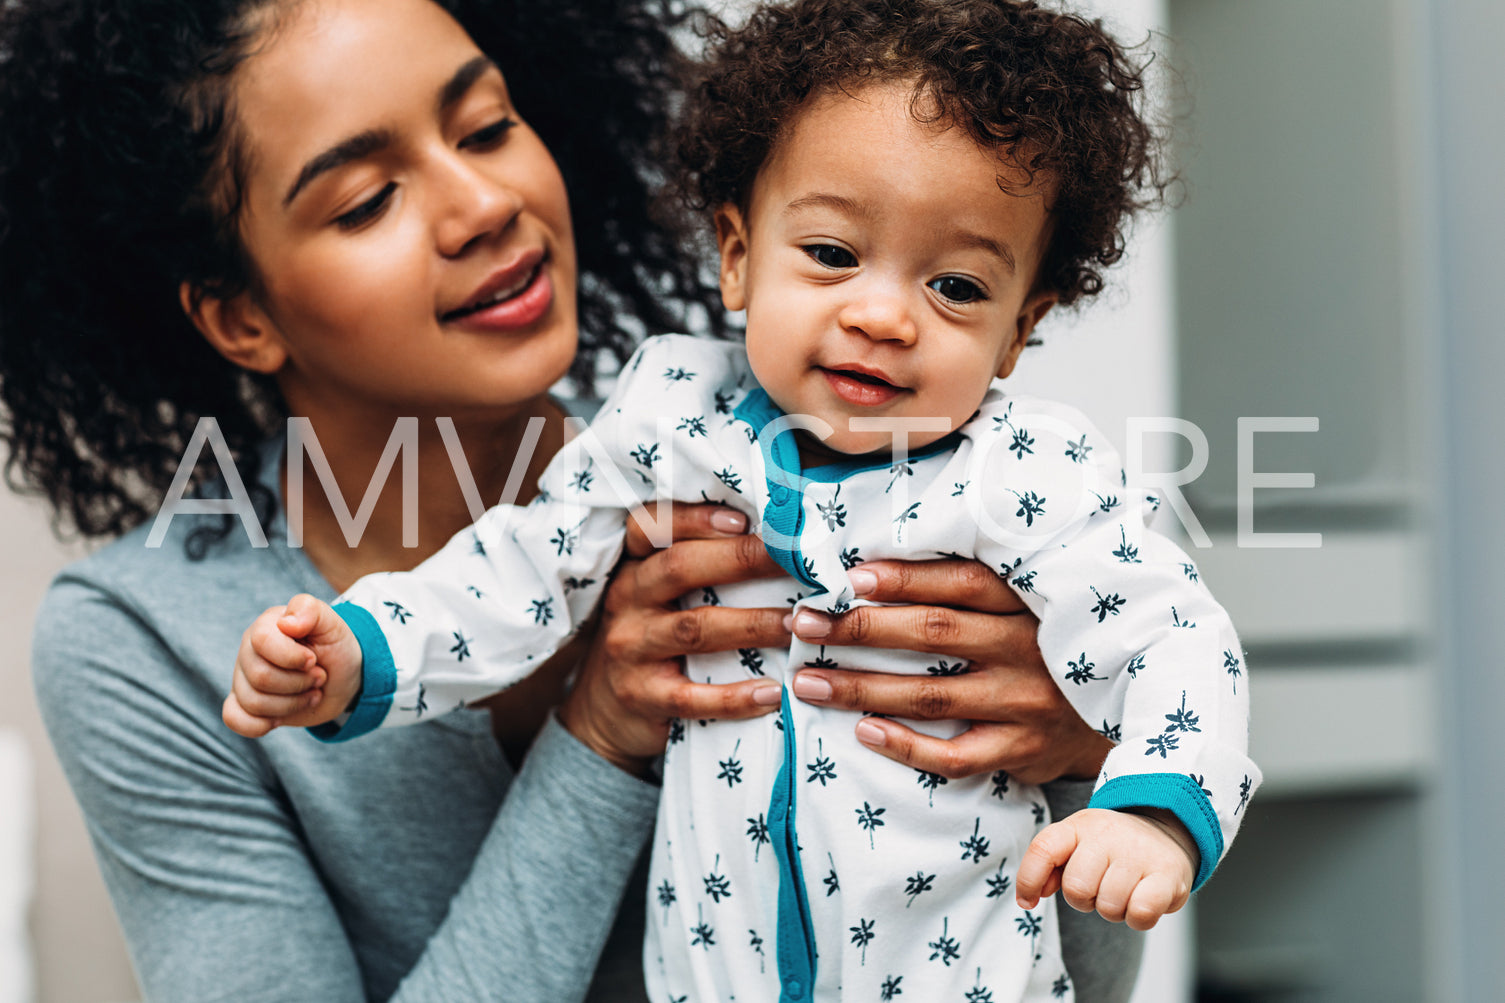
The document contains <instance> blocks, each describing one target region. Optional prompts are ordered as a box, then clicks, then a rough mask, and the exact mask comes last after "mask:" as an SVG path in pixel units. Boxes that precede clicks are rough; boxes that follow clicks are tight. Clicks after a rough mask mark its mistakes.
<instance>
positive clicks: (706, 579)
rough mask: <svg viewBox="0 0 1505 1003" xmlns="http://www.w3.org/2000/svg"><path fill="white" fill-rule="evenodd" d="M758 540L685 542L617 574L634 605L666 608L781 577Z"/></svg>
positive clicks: (780, 572)
mask: <svg viewBox="0 0 1505 1003" xmlns="http://www.w3.org/2000/svg"><path fill="white" fill-rule="evenodd" d="M783 573H784V571H783V569H782V568H780V567H779V566H778V565H777V564H775V563H774V561H773V558H771V557H769V556H768V551H767V550H766V549H764V547H763V543H762V541H760V540H759V539H758V538H757V537H755V536H747V535H742V536H729V537H726V538H724V539H719V540H683V541H681V542H679V543H676V544H675V545H674V546H672V547H670V548H669V549H668V550H660V551H658V552H656V553H654V554H652V555H650V556H649V557H646V558H644V559H643V560H641V561H635V562H628V563H627V564H624V565H623V566H622V569H621V571H620V572H619V573H618V577H619V578H624V577H625V579H626V580H625V581H624V582H623V583H622V584H623V585H625V586H626V588H627V593H628V595H629V596H630V599H631V601H632V602H633V603H635V604H637V605H641V606H667V605H669V604H670V603H673V602H675V601H676V600H678V599H679V597H680V596H682V595H685V594H687V593H690V592H694V591H695V590H696V589H703V588H706V587H707V586H714V585H727V584H730V583H731V582H741V581H747V580H748V579H752V578H771V577H773V576H775V575H782V574H783Z"/></svg>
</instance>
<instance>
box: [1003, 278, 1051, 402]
mask: <svg viewBox="0 0 1505 1003" xmlns="http://www.w3.org/2000/svg"><path fill="white" fill-rule="evenodd" d="M1058 299H1060V296H1059V295H1057V294H1056V293H1053V292H1041V293H1034V294H1033V295H1031V296H1030V297H1029V298H1028V299H1026V300H1025V301H1024V305H1023V306H1022V307H1020V308H1019V316H1017V317H1015V318H1014V339H1013V341H1011V342H1009V345H1008V347H1007V348H1006V349H1004V352H1003V359H1002V360H1001V361H1000V362H999V364H998V378H999V379H1000V380H1001V379H1004V378H1006V377H1007V376H1008V375H1009V374H1010V373H1012V372H1013V371H1014V364H1015V363H1016V362H1018V361H1019V353H1020V352H1023V351H1024V346H1025V345H1028V344H1029V336H1030V335H1031V334H1033V333H1034V331H1035V325H1036V324H1038V323H1040V321H1041V319H1042V318H1044V316H1045V315H1046V314H1048V313H1050V308H1051V307H1053V306H1055V305H1056V301H1057V300H1058Z"/></svg>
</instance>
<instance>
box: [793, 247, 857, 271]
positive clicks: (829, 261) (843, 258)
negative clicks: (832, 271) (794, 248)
mask: <svg viewBox="0 0 1505 1003" xmlns="http://www.w3.org/2000/svg"><path fill="white" fill-rule="evenodd" d="M803 250H804V252H805V253H806V254H808V255H810V257H812V258H814V259H815V260H816V261H817V262H819V263H820V264H822V265H825V266H826V267H827V268H851V267H852V266H854V265H855V264H857V256H856V255H855V254H853V253H852V252H851V251H849V250H847V249H846V248H845V247H837V246H836V245H835V244H809V245H807V246H806V247H804V248H803Z"/></svg>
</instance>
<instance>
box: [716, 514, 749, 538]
mask: <svg viewBox="0 0 1505 1003" xmlns="http://www.w3.org/2000/svg"><path fill="white" fill-rule="evenodd" d="M711 526H712V527H713V528H714V529H716V531H717V532H721V533H745V532H747V516H745V515H743V514H742V513H741V512H732V511H730V510H728V509H720V510H718V511H716V512H712V513H711Z"/></svg>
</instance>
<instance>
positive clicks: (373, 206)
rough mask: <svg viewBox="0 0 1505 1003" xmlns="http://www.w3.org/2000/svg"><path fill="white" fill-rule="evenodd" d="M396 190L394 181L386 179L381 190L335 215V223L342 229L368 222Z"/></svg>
mask: <svg viewBox="0 0 1505 1003" xmlns="http://www.w3.org/2000/svg"><path fill="white" fill-rule="evenodd" d="M396 190H397V184H396V183H395V182H392V181H388V182H387V183H386V185H385V186H384V187H383V188H382V190H381V191H379V192H377V193H376V194H375V195H373V196H371V197H370V198H369V199H367V200H366V201H364V202H362V203H361V204H360V205H358V206H356V207H355V208H354V209H351V210H350V211H349V212H347V213H345V214H343V215H341V216H336V217H335V220H334V221H335V223H336V225H338V226H339V228H340V229H342V230H354V229H356V228H357V227H359V226H360V225H361V224H363V223H369V222H370V221H371V220H373V219H375V218H376V217H377V216H379V215H381V211H382V210H383V209H385V208H386V206H387V200H388V199H390V198H391V197H392V193H393V192H395V191H396Z"/></svg>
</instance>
